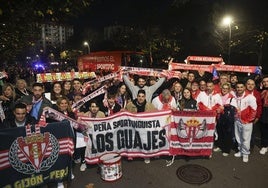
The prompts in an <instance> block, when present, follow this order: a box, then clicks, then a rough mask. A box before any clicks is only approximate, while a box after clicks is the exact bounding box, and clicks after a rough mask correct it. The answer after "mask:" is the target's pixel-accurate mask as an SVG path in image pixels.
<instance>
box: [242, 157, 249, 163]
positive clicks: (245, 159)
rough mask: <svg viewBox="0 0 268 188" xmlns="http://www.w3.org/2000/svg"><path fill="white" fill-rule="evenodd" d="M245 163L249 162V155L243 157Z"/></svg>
mask: <svg viewBox="0 0 268 188" xmlns="http://www.w3.org/2000/svg"><path fill="white" fill-rule="evenodd" d="M243 162H244V163H247V162H248V155H243Z"/></svg>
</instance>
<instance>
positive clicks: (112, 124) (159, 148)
mask: <svg viewBox="0 0 268 188" xmlns="http://www.w3.org/2000/svg"><path fill="white" fill-rule="evenodd" d="M80 120H81V121H82V122H81V123H83V124H87V125H88V126H90V127H91V128H90V129H89V130H88V135H89V142H88V147H87V151H86V162H87V163H89V164H92V163H98V162H99V157H100V156H102V155H103V154H106V153H110V152H116V153H120V154H121V156H127V157H154V156H160V155H169V142H168V138H167V131H168V125H169V124H170V121H171V111H159V112H154V113H139V114H132V113H129V112H121V113H118V114H115V115H113V116H110V117H107V118H88V117H83V116H81V117H80Z"/></svg>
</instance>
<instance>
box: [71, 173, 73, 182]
mask: <svg viewBox="0 0 268 188" xmlns="http://www.w3.org/2000/svg"><path fill="white" fill-rule="evenodd" d="M71 179H72V180H73V179H74V174H73V172H72V174H71Z"/></svg>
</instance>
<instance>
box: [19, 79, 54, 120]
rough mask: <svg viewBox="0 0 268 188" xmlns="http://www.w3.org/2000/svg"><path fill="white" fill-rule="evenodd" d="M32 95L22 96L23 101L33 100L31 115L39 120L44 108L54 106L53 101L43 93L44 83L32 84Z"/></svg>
mask: <svg viewBox="0 0 268 188" xmlns="http://www.w3.org/2000/svg"><path fill="white" fill-rule="evenodd" d="M32 92H33V94H31V95H26V96H23V97H22V98H21V101H28V100H32V108H31V110H30V115H31V116H32V117H34V118H35V120H36V121H37V122H38V121H39V119H40V117H41V115H42V112H43V109H44V108H45V107H50V108H52V103H51V102H50V101H49V100H48V99H47V98H46V97H45V96H44V95H43V93H44V85H43V84H42V83H34V84H33V86H32Z"/></svg>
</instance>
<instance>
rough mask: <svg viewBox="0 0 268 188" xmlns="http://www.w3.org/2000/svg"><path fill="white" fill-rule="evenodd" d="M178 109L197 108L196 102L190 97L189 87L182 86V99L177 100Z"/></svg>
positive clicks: (190, 109)
mask: <svg viewBox="0 0 268 188" xmlns="http://www.w3.org/2000/svg"><path fill="white" fill-rule="evenodd" d="M179 110H182V111H195V110H197V102H196V100H195V99H194V98H193V97H192V91H191V89H190V88H184V89H183V91H182V99H181V100H180V102H179Z"/></svg>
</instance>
